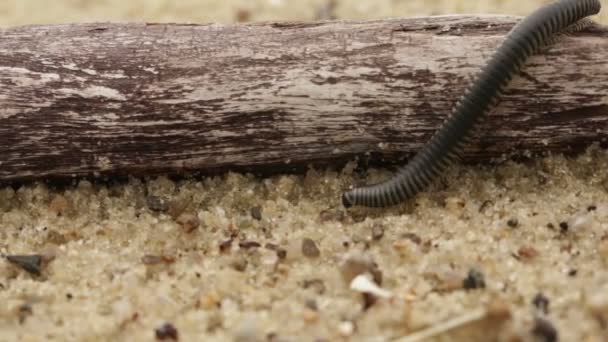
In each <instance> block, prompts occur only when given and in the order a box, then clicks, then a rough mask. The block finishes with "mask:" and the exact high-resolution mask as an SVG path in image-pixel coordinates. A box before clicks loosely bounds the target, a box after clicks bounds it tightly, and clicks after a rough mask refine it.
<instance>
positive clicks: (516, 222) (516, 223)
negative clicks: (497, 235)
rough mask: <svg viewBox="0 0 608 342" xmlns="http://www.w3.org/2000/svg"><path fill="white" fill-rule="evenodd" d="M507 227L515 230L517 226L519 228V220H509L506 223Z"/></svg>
mask: <svg viewBox="0 0 608 342" xmlns="http://www.w3.org/2000/svg"><path fill="white" fill-rule="evenodd" d="M507 226H509V227H510V228H517V226H519V220H517V219H516V218H510V219H509V220H508V221H507Z"/></svg>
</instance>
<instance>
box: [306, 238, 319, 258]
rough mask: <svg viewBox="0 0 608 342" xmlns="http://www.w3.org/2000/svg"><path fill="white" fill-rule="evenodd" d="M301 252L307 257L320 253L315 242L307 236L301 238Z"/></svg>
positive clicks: (316, 255) (316, 256) (314, 256)
mask: <svg viewBox="0 0 608 342" xmlns="http://www.w3.org/2000/svg"><path fill="white" fill-rule="evenodd" d="M302 254H303V255H304V256H305V257H308V258H318V257H319V256H320V255H321V251H319V248H318V247H317V244H316V243H315V242H314V241H313V240H312V239H309V238H304V239H302Z"/></svg>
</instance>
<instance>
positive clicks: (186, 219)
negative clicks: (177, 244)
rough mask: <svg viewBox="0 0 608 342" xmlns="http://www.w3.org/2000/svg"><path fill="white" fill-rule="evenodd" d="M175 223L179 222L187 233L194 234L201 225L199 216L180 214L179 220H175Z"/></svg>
mask: <svg viewBox="0 0 608 342" xmlns="http://www.w3.org/2000/svg"><path fill="white" fill-rule="evenodd" d="M175 222H177V224H179V225H180V226H181V227H182V229H183V230H184V231H185V232H186V233H191V232H193V231H194V230H195V229H196V228H198V227H199V226H200V224H201V221H200V220H199V218H198V216H196V215H194V214H190V213H182V214H180V215H179V216H178V217H177V219H175Z"/></svg>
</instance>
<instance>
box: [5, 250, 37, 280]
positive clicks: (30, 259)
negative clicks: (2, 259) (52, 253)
mask: <svg viewBox="0 0 608 342" xmlns="http://www.w3.org/2000/svg"><path fill="white" fill-rule="evenodd" d="M6 260H7V261H8V262H10V263H11V264H13V265H15V266H18V267H20V268H21V269H23V270H25V271H27V272H28V273H30V274H33V275H36V276H39V275H40V273H41V266H42V255H40V254H33V255H7V256H6Z"/></svg>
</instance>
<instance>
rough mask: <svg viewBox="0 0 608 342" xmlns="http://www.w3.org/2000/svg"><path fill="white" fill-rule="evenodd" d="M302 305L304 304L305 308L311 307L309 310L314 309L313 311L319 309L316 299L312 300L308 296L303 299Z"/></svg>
mask: <svg viewBox="0 0 608 342" xmlns="http://www.w3.org/2000/svg"><path fill="white" fill-rule="evenodd" d="M304 305H305V306H306V307H307V308H309V309H311V310H315V311H318V310H319V307H318V305H317V301H316V300H314V299H312V298H309V299H307V300H305V301H304Z"/></svg>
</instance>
